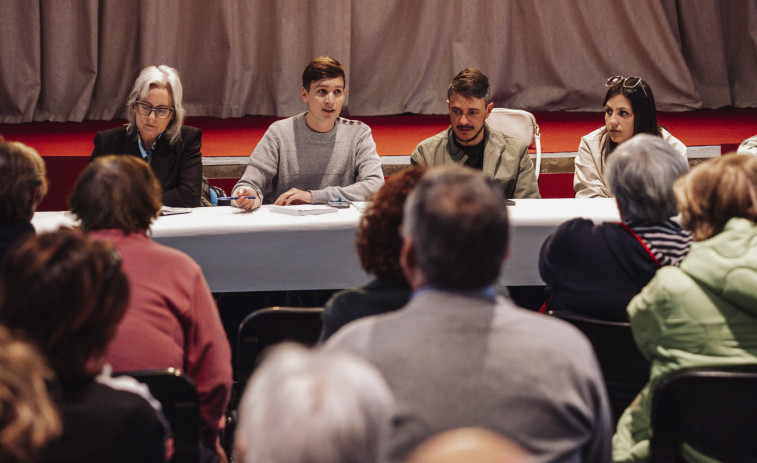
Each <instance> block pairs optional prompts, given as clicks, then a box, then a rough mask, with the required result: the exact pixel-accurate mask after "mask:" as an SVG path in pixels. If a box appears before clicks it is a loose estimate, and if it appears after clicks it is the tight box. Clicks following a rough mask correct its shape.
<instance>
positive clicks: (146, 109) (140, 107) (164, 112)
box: [134, 101, 174, 119]
mask: <svg viewBox="0 0 757 463" xmlns="http://www.w3.org/2000/svg"><path fill="white" fill-rule="evenodd" d="M134 107H135V108H136V110H137V112H138V113H139V114H141V115H143V116H149V115H150V113H151V112H153V111H155V117H158V118H160V119H168V118H169V117H171V114H173V112H174V109H173V108H166V107H163V106H161V107H158V108H156V107H155V106H153V105H151V104H148V103H144V102H142V101H137V102H136V103H134Z"/></svg>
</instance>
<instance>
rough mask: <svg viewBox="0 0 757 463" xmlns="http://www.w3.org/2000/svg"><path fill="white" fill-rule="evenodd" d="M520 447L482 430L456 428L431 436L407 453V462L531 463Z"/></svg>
mask: <svg viewBox="0 0 757 463" xmlns="http://www.w3.org/2000/svg"><path fill="white" fill-rule="evenodd" d="M533 461H534V459H532V458H531V456H530V455H528V453H526V451H525V450H523V448H522V447H520V446H519V445H518V444H516V443H515V442H513V441H511V440H510V439H507V438H506V437H504V436H501V435H499V434H497V433H496V432H492V431H489V430H488V429H483V428H458V429H453V430H451V431H445V432H443V433H441V434H439V435H436V436H434V437H431V438H429V439H427V440H426V441H425V442H423V443H422V444H421V445H419V446H418V447H417V448H416V449H415V450H413V453H411V454H410V458H409V459H408V463H472V462H473V463H531V462H533Z"/></svg>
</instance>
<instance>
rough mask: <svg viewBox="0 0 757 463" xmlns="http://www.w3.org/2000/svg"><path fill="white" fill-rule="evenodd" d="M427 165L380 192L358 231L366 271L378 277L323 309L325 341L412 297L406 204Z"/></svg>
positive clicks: (342, 293) (390, 181)
mask: <svg viewBox="0 0 757 463" xmlns="http://www.w3.org/2000/svg"><path fill="white" fill-rule="evenodd" d="M423 172H425V168H422V167H416V168H413V169H407V170H404V171H402V172H401V173H400V174H397V175H395V176H393V177H390V178H389V179H388V180H387V181H386V183H385V184H384V186H383V187H382V188H381V189H380V190H379V192H378V193H377V194H376V198H375V199H374V201H373V204H372V205H371V207H370V208H369V209H368V211H366V213H365V215H364V216H363V219H362V220H361V221H360V225H359V227H358V231H357V252H358V256H359V258H360V265H361V266H362V267H363V270H365V271H366V272H368V273H370V274H371V275H373V276H374V277H375V278H374V279H373V280H372V281H371V282H369V283H368V284H366V285H365V286H362V287H360V288H353V289H346V290H344V291H340V292H338V293H336V294H334V295H333V296H332V297H331V299H329V301H328V302H327V303H326V306H325V307H324V312H323V330H322V331H321V341H325V340H326V339H328V337H329V336H331V335H332V334H334V333H335V332H336V330H338V329H339V328H341V327H342V326H344V325H346V324H347V323H349V322H351V321H353V320H357V319H358V318H361V317H367V316H369V315H377V314H380V313H384V312H390V311H392V310H397V309H399V308H400V307H402V306H403V305H405V304H406V303H407V301H408V299H410V293H411V289H410V286H409V285H408V283H407V281H406V280H405V276H404V275H403V274H402V268H400V262H399V259H400V249H401V248H402V237H401V236H400V225H402V216H403V211H402V209H403V207H404V206H405V199H406V198H407V195H408V194H410V190H412V189H413V187H414V186H415V184H416V183H418V180H420V178H421V176H422V175H423Z"/></svg>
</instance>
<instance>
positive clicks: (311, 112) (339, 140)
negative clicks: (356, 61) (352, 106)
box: [232, 56, 384, 209]
mask: <svg viewBox="0 0 757 463" xmlns="http://www.w3.org/2000/svg"><path fill="white" fill-rule="evenodd" d="M346 95H347V88H346V86H345V80H344V68H343V67H342V65H341V64H340V63H339V61H337V60H335V59H334V58H331V57H328V56H319V57H318V58H315V59H314V60H313V61H311V62H310V64H308V65H307V67H305V71H304V72H303V73H302V101H303V102H304V103H305V104H307V105H308V110H307V112H305V113H301V114H298V115H296V116H294V117H290V118H288V119H284V120H280V121H276V122H274V123H273V124H271V126H270V127H269V128H268V130H267V131H266V133H265V135H263V139H262V140H260V143H258V145H257V146H256V147H255V150H254V151H253V152H252V154H251V155H250V161H249V164H248V165H247V169H246V170H245V172H244V176H243V177H242V178H241V179H240V180H239V182H237V184H236V186H235V187H234V190H233V191H234V193H233V196H239V197H240V198H239V199H238V200H236V202H234V203H232V204H235V205H237V206H239V207H243V208H245V209H255V208H257V207H259V206H260V204H262V203H274V204H278V205H289V204H309V203H312V204H325V203H327V202H328V201H344V200H348V201H363V200H365V199H368V197H369V196H370V195H371V193H374V192H376V191H378V189H379V188H381V185H382V184H383V183H384V173H383V170H382V169H381V160H380V159H379V157H378V153H376V143H375V142H374V141H373V136H372V135H371V129H370V128H369V127H368V126H367V125H365V124H363V123H362V122H360V121H352V120H349V119H344V118H341V117H339V114H340V113H341V112H342V104H343V103H344V97H345V96H346Z"/></svg>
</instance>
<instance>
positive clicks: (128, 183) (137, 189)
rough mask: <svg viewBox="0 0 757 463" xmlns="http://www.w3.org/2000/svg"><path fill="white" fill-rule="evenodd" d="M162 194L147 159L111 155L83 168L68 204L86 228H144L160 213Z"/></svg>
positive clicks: (133, 230)
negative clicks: (145, 160)
mask: <svg viewBox="0 0 757 463" xmlns="http://www.w3.org/2000/svg"><path fill="white" fill-rule="evenodd" d="M160 194H161V189H160V183H158V179H157V178H155V174H153V172H152V169H150V166H149V165H147V163H146V162H144V161H143V160H142V159H139V158H138V157H135V156H118V155H111V156H103V157H100V158H97V159H95V160H94V161H93V162H92V163H90V164H89V165H88V166H87V168H86V169H84V172H82V173H81V175H80V176H79V179H78V180H77V181H76V185H74V191H73V192H72V193H71V196H70V197H69V198H68V204H69V206H70V207H71V212H73V213H74V214H76V216H77V217H78V218H79V219H80V220H81V228H82V230H84V231H86V232H89V231H92V230H103V229H107V228H117V229H120V230H123V231H124V232H126V233H132V232H143V231H145V230H147V229H148V228H150V224H151V223H152V221H153V220H154V219H155V218H156V217H157V216H158V214H159V213H160V207H161V202H160Z"/></svg>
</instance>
